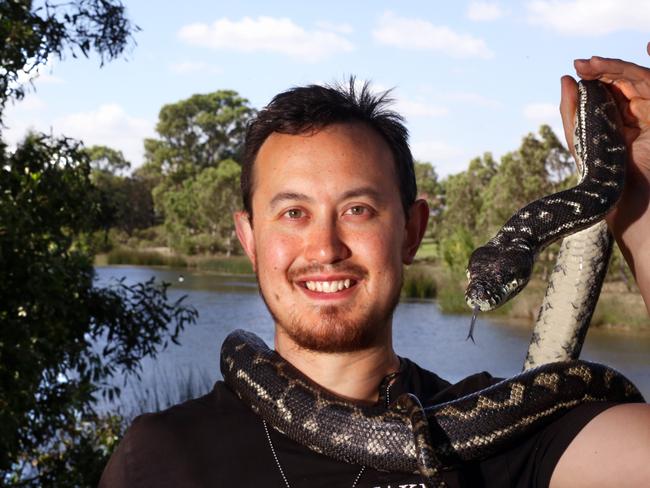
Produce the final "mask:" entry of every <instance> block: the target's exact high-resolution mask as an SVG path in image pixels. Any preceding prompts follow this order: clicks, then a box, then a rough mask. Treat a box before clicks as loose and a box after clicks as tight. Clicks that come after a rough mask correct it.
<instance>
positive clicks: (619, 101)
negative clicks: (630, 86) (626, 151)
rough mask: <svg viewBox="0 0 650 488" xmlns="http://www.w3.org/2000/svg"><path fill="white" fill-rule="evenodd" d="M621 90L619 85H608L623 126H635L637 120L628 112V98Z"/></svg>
mask: <svg viewBox="0 0 650 488" xmlns="http://www.w3.org/2000/svg"><path fill="white" fill-rule="evenodd" d="M621 88H622V84H621V83H617V84H612V85H609V91H610V93H611V94H612V96H613V97H614V100H615V101H616V105H617V107H618V113H619V114H620V116H621V120H622V122H623V125H625V126H636V125H637V118H636V117H635V116H634V115H633V114H632V113H631V112H630V98H629V97H628V96H627V95H626V93H625V92H624V91H623V90H622V89H621Z"/></svg>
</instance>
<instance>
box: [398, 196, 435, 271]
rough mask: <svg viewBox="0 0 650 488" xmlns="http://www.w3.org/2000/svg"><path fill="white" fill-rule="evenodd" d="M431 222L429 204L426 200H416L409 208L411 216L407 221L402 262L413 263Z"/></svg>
mask: <svg viewBox="0 0 650 488" xmlns="http://www.w3.org/2000/svg"><path fill="white" fill-rule="evenodd" d="M428 222H429V204H428V203H427V202H426V200H422V199H419V200H416V201H415V202H414V203H413V205H411V208H410V209H409V216H408V220H407V222H406V238H405V239H404V245H403V246H402V262H403V263H404V264H411V263H412V262H413V259H414V258H415V253H417V252H418V248H419V247H420V242H422V238H423V237H424V232H425V231H426V230H427V223H428Z"/></svg>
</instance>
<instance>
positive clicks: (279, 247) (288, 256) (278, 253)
mask: <svg viewBox="0 0 650 488" xmlns="http://www.w3.org/2000/svg"><path fill="white" fill-rule="evenodd" d="M261 234H263V235H266V236H267V237H266V238H265V239H263V240H261V241H258V242H260V244H261V246H259V248H258V251H257V252H258V260H259V261H260V262H261V263H263V265H262V267H261V269H266V270H270V271H271V270H272V271H273V272H278V271H279V272H286V270H287V269H288V268H289V267H290V265H291V263H292V262H293V261H294V260H295V258H296V256H297V255H298V253H299V251H300V249H301V246H302V243H301V240H300V239H297V238H296V237H291V236H288V235H285V234H278V233H275V234H274V233H268V234H264V233H261Z"/></svg>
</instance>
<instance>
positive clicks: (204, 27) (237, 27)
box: [178, 17, 354, 62]
mask: <svg viewBox="0 0 650 488" xmlns="http://www.w3.org/2000/svg"><path fill="white" fill-rule="evenodd" d="M178 37H179V38H180V39H181V40H183V41H185V42H187V43H188V44H191V45H195V46H202V47H208V48H212V49H226V50H231V51H239V52H256V51H257V52H272V53H279V54H284V55H287V56H291V57H293V58H297V59H300V60H303V61H309V62H316V61H318V60H320V59H323V58H326V57H328V56H330V55H332V54H334V53H340V52H349V51H352V50H353V49H354V45H353V44H352V43H351V42H350V41H348V40H347V39H346V38H345V37H342V36H341V35H339V34H338V33H336V32H332V31H328V30H326V29H320V30H311V31H308V30H305V29H304V28H302V27H300V26H299V25H296V24H295V23H294V22H293V21H292V20H291V19H288V18H274V17H257V18H256V19H253V18H250V17H244V18H243V19H242V20H240V21H232V20H230V19H227V18H222V19H219V20H216V21H215V22H213V23H212V24H211V25H208V24H205V23H200V22H199V23H194V24H189V25H186V26H184V27H182V28H181V30H180V31H179V32H178Z"/></svg>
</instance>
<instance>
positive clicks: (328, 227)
mask: <svg viewBox="0 0 650 488" xmlns="http://www.w3.org/2000/svg"><path fill="white" fill-rule="evenodd" d="M307 239H308V242H307V243H306V244H307V245H306V252H305V258H306V259H307V260H308V261H310V262H317V263H320V264H333V263H336V262H338V261H342V260H343V259H346V258H347V257H349V256H350V249H349V248H348V246H347V245H346V244H345V241H344V238H343V236H342V234H341V230H340V229H339V227H338V225H337V222H336V221H335V220H329V219H328V220H322V221H320V222H314V223H313V224H312V226H311V229H310V232H309V235H308V237H307Z"/></svg>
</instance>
